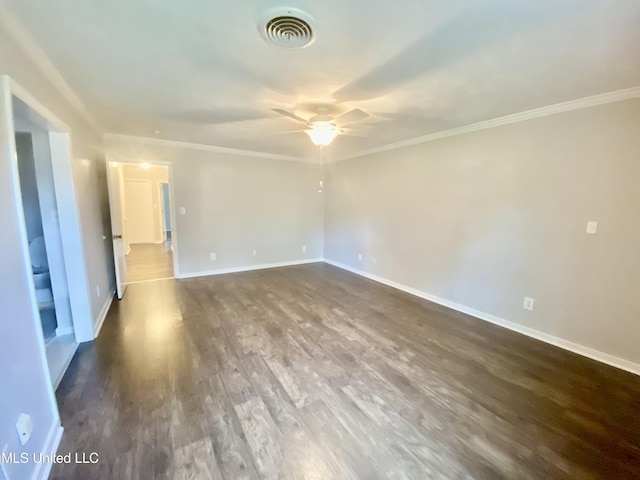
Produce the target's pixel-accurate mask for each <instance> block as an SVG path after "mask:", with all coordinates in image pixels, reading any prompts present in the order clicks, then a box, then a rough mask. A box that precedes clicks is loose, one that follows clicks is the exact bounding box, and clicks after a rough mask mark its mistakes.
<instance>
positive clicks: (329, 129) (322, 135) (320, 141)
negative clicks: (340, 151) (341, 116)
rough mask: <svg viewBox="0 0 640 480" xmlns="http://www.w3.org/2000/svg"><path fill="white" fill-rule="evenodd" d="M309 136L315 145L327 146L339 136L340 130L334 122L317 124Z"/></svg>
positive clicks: (308, 131)
mask: <svg viewBox="0 0 640 480" xmlns="http://www.w3.org/2000/svg"><path fill="white" fill-rule="evenodd" d="M307 135H309V138H311V141H312V142H313V144H314V145H321V146H327V145H329V144H330V143H331V142H333V139H334V138H336V137H337V136H338V129H337V127H336V126H335V124H334V123H332V122H315V123H314V124H313V127H311V130H307Z"/></svg>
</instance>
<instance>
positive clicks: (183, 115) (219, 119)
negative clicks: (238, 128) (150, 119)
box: [166, 107, 269, 125]
mask: <svg viewBox="0 0 640 480" xmlns="http://www.w3.org/2000/svg"><path fill="white" fill-rule="evenodd" d="M166 117H167V118H168V119H169V120H172V121H178V122H184V123H189V124H194V125H224V124H227V123H238V122H249V121H253V120H262V119H265V118H269V116H268V115H267V114H265V113H264V112H259V111H252V110H242V109H234V108H217V107H212V108H210V109H201V110H185V111H181V112H170V113H167V114H166Z"/></svg>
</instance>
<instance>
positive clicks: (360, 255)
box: [358, 253, 362, 262]
mask: <svg viewBox="0 0 640 480" xmlns="http://www.w3.org/2000/svg"><path fill="white" fill-rule="evenodd" d="M358 261H359V262H361V261H362V254H361V253H359V254H358Z"/></svg>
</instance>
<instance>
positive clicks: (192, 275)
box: [175, 258, 324, 279]
mask: <svg viewBox="0 0 640 480" xmlns="http://www.w3.org/2000/svg"><path fill="white" fill-rule="evenodd" d="M323 261H324V260H323V259H322V258H310V259H307V260H293V261H290V262H277V263H263V264H261V265H247V266H245V267H232V268H221V269H219V270H206V271H201V272H191V273H181V274H180V275H176V277H175V278H178V279H183V278H195V277H208V276H210V275H224V274H225V273H238V272H250V271H252V270H264V269H266V268H279V267H291V266H293V265H305V264H307V263H319V262H323Z"/></svg>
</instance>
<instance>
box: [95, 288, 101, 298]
mask: <svg viewBox="0 0 640 480" xmlns="http://www.w3.org/2000/svg"><path fill="white" fill-rule="evenodd" d="M96 295H98V298H100V285H96Z"/></svg>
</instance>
